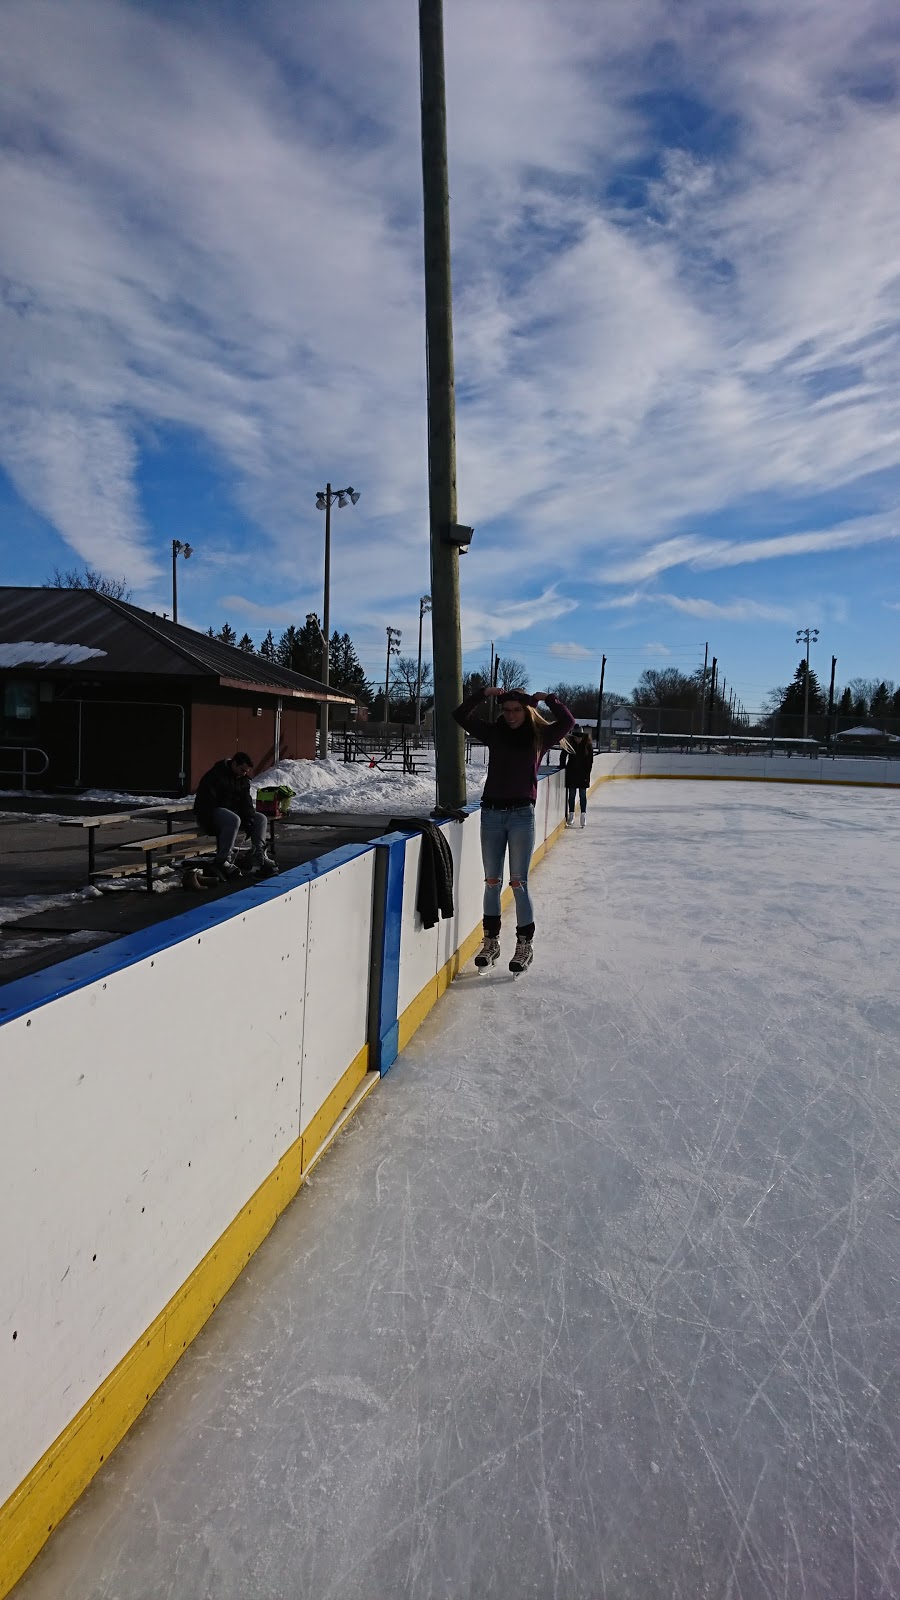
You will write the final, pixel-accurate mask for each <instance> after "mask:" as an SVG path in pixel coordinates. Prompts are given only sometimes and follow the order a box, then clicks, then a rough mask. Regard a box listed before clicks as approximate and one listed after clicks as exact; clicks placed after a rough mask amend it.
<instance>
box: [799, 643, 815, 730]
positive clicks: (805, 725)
mask: <svg viewBox="0 0 900 1600" xmlns="http://www.w3.org/2000/svg"><path fill="white" fill-rule="evenodd" d="M818 637H819V630H818V628H798V629H797V644H802V643H803V642H804V640H805V641H806V682H805V684H804V685H803V737H804V739H805V738H806V737H807V735H808V734H809V641H810V639H811V640H812V642H813V644H815V642H816V640H817V639H818Z"/></svg>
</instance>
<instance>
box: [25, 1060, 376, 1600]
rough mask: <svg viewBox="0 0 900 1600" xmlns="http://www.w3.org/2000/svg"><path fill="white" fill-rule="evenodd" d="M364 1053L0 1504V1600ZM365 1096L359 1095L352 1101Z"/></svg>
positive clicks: (315, 1133) (247, 1240)
mask: <svg viewBox="0 0 900 1600" xmlns="http://www.w3.org/2000/svg"><path fill="white" fill-rule="evenodd" d="M368 1054H369V1052H368V1045H366V1046H364V1048H363V1049H362V1050H361V1051H360V1052H359V1054H358V1055H357V1056H356V1057H355V1058H354V1060H353V1061H352V1062H351V1064H350V1066H349V1067H348V1068H347V1071H346V1072H345V1073H344V1075H343V1077H342V1078H341V1079H340V1082H339V1083H338V1084H337V1086H336V1088H335V1089H333V1090H332V1092H331V1094H330V1095H329V1096H328V1099H327V1100H326V1101H325V1104H324V1105H323V1106H322V1108H321V1110H320V1111H319V1112H317V1113H316V1115H315V1117H313V1119H312V1121H311V1122H310V1123H309V1125H308V1126H307V1128H306V1129H305V1130H304V1133H303V1135H302V1136H301V1138H299V1139H296V1140H295V1141H294V1143H293V1144H292V1145H291V1147H290V1149H289V1150H287V1151H286V1152H285V1154H284V1155H283V1156H282V1158H281V1160H280V1161H279V1163H278V1165H277V1167H276V1168H275V1169H274V1171H273V1172H271V1173H270V1174H269V1176H268V1178H266V1179H265V1181H264V1182H263V1183H261V1184H260V1186H259V1188H258V1189H257V1190H256V1193H255V1194H254V1195H252V1196H251V1198H250V1199H249V1200H248V1201H247V1203H246V1205H245V1206H244V1207H243V1208H242V1209H241V1210H240V1211H239V1212H238V1214H237V1216H236V1217H235V1219H234V1221H233V1222H231V1223H230V1224H229V1226H228V1227H227V1228H226V1229H225V1232H224V1233H223V1234H222V1236H221V1237H220V1238H219V1239H218V1240H217V1241H216V1243H215V1244H214V1245H213V1246H212V1249H211V1250H209V1251H208V1252H207V1254H206V1255H205V1256H204V1257H203V1260H202V1261H200V1262H199V1263H198V1265H197V1266H196V1267H195V1268H194V1270H193V1272H192V1273H191V1275H190V1277H189V1278H188V1279H187V1280H186V1281H185V1283H183V1284H182V1286H181V1288H180V1289H178V1290H177V1291H176V1292H175V1294H174V1295H173V1296H172V1298H171V1300H170V1301H169V1303H168V1305H166V1306H165V1307H164V1308H163V1310H162V1311H161V1312H160V1313H159V1315H158V1316H157V1317H155V1318H154V1320H153V1322H152V1323H151V1324H150V1326H149V1328H148V1329H147V1330H146V1332H145V1333H142V1334H141V1337H140V1338H139V1339H138V1340H137V1341H136V1343H135V1344H133V1345H132V1347H131V1349H130V1350H129V1351H128V1353H127V1354H126V1355H125V1356H123V1357H122V1360H121V1361H120V1362H119V1363H118V1365H117V1366H116V1367H114V1369H113V1371H112V1372H111V1373H110V1374H109V1376H108V1377H107V1378H105V1379H104V1381H103V1383H101V1385H100V1387H99V1389H97V1390H96V1391H95V1393H94V1394H92V1395H91V1397H90V1399H89V1400H88V1401H86V1403H85V1404H84V1405H83V1406H82V1408H81V1410H80V1411H79V1412H78V1414H77V1415H76V1416H74V1417H73V1418H72V1421H71V1422H70V1423H69V1424H68V1426H67V1427H66V1428H64V1429H63V1431H62V1433H61V1434H60V1435H59V1438H58V1439H55V1440H54V1442H53V1444H52V1445H51V1446H50V1448H49V1450H47V1451H45V1453H44V1455H43V1456H42V1457H41V1459H40V1461H38V1462H37V1463H36V1465H35V1466H34V1467H32V1469H31V1471H30V1472H29V1474H28V1476H27V1477H26V1478H25V1479H24V1480H23V1482H22V1483H20V1484H19V1487H18V1488H17V1489H16V1490H14V1492H13V1493H12V1494H11V1495H10V1497H9V1499H8V1500H7V1501H6V1504H5V1505H4V1506H2V1507H0V1600H3V1597H4V1596H6V1595H8V1594H9V1592H10V1590H11V1589H12V1587H13V1585H14V1584H16V1583H17V1582H18V1580H19V1579H20V1578H21V1576H22V1574H23V1573H24V1572H25V1571H27V1569H28V1567H29V1566H30V1565H31V1563H32V1561H33V1560H34V1558H35V1556H36V1555H37V1554H38V1552H39V1550H40V1549H41V1547H42V1546H43V1545H44V1544H45V1543H46V1542H47V1539H48V1538H49V1537H50V1534H51V1533H52V1532H53V1529H54V1528H55V1527H57V1526H58V1524H59V1523H60V1522H61V1521H62V1519H63V1517H64V1516H65V1515H66V1512H67V1511H69V1510H70V1509H71V1507H72V1506H73V1505H74V1504H75V1501H76V1500H77V1499H78V1497H79V1495H80V1494H82V1493H83V1491H84V1490H85V1489H86V1488H87V1486H88V1484H89V1483H90V1481H91V1479H92V1478H93V1477H94V1476H95V1475H96V1473H97V1472H99V1470H100V1468H101V1466H102V1465H103V1463H104V1461H105V1460H106V1459H107V1457H108V1456H110V1455H111V1454H112V1452H113V1450H114V1449H115V1447H116V1445H117V1444H119V1442H120V1441H121V1439H122V1438H123V1437H124V1436H125V1434H126V1433H127V1432H128V1429H129V1428H130V1427H131V1424H132V1423H133V1422H134V1421H135V1420H136V1419H137V1417H138V1416H139V1415H140V1413H141V1412H142V1411H143V1409H144V1406H145V1405H146V1404H147V1402H148V1400H149V1399H150V1398H151V1396H152V1395H153V1394H155V1393H156V1390H157V1389H158V1388H159V1386H160V1384H161V1383H162V1382H163V1380H164V1379H165V1378H166V1377H168V1375H169V1373H170V1372H171V1370H172V1368H173V1367H174V1366H175V1363H176V1362H177V1361H178V1359H179V1357H180V1356H182V1355H183V1354H184V1352H185V1350H186V1349H187V1347H188V1345H189V1344H190V1343H191V1342H192V1340H193V1339H195V1338H196V1337H197V1334H198V1333H199V1332H200V1330H201V1328H202V1327H203V1325H204V1323H206V1322H207V1321H208V1320H209V1318H210V1317H211V1315H212V1313H213V1312H214V1311H215V1309H216V1306H217V1305H218V1304H219V1301H220V1300H221V1299H222V1298H223V1296H224V1295H225V1294H227V1292H228V1290H229V1289H230V1288H231V1285H232V1284H233V1283H234V1282H235V1280H236V1279H237V1278H238V1277H239V1276H240V1273H241V1272H242V1271H243V1269H244V1267H245V1266H246V1265H247V1262H248V1261H249V1260H250V1258H251V1256H252V1255H253V1254H254V1253H255V1252H256V1250H258V1249H259V1246H260V1245H261V1244H262V1242H263V1240H264V1239H265V1237H266V1235H267V1234H268V1233H270V1232H271V1230H272V1228H273V1227H274V1225H275V1223H276V1222H277V1220H278V1218H279V1217H280V1216H281V1213H282V1212H283V1211H284V1210H285V1208H286V1207H287V1206H288V1205H289V1204H290V1202H291V1201H292V1200H293V1199H294V1197H295V1196H296V1194H297V1193H298V1191H299V1189H300V1187H301V1185H302V1183H303V1180H304V1178H305V1176H306V1173H307V1171H308V1170H309V1167H310V1164H311V1163H312V1161H313V1160H314V1159H315V1157H316V1156H317V1154H318V1153H319V1152H320V1151H321V1146H322V1143H323V1141H324V1140H325V1138H326V1137H327V1135H328V1132H329V1130H330V1129H331V1128H332V1127H333V1126H334V1125H335V1124H336V1123H337V1122H338V1121H339V1120H340V1118H341V1116H342V1114H343V1113H344V1112H345V1110H347V1109H348V1102H349V1101H351V1100H352V1099H353V1096H354V1094H355V1093H356V1094H358V1093H359V1087H360V1085H361V1083H362V1082H363V1080H364V1079H365V1077H366V1071H367V1067H368ZM372 1080H373V1081H372V1085H371V1087H373V1088H374V1087H375V1085H376V1083H377V1082H378V1081H379V1080H378V1078H377V1076H376V1075H375V1074H372ZM364 1098H365V1095H359V1099H358V1101H357V1104H359V1103H361V1101H362V1100H363V1099H364ZM353 1110H356V1105H354V1106H353ZM326 1118H327V1120H326Z"/></svg>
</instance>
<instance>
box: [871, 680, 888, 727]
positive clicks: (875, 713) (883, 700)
mask: <svg viewBox="0 0 900 1600" xmlns="http://www.w3.org/2000/svg"><path fill="white" fill-rule="evenodd" d="M891 688H893V685H891ZM890 703H891V690H890V689H889V688H888V686H887V684H886V683H884V682H882V683H880V684H879V685H878V688H877V689H876V690H875V693H874V694H873V696H872V699H871V701H870V704H869V716H870V717H871V718H872V721H873V722H883V721H884V719H885V717H886V716H887V714H888V707H889V705H890Z"/></svg>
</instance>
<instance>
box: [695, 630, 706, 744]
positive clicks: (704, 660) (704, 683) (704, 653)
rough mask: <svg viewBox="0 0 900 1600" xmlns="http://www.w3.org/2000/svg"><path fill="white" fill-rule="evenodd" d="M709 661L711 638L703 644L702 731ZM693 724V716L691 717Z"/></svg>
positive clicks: (701, 683) (701, 727) (701, 685)
mask: <svg viewBox="0 0 900 1600" xmlns="http://www.w3.org/2000/svg"><path fill="white" fill-rule="evenodd" d="M708 661H709V640H708V639H707V641H706V643H705V645H704V646H703V677H702V678H701V679H700V732H701V733H702V732H703V711H704V708H705V706H706V665H707V662H708ZM691 726H693V718H691Z"/></svg>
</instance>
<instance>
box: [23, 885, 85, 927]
mask: <svg viewBox="0 0 900 1600" xmlns="http://www.w3.org/2000/svg"><path fill="white" fill-rule="evenodd" d="M98 893H99V890H97V889H94V888H89V889H75V890H73V891H72V892H71V893H70V894H49V895H48V894H24V895H17V896H16V897H15V898H12V897H9V898H8V899H5V900H0V923H3V924H5V923H7V922H18V920H19V918H20V917H34V916H37V915H38V913H39V912H41V911H56V910H57V909H58V908H59V907H60V906H70V905H73V904H74V903H75V901H76V900H92V899H96V897H97V895H98Z"/></svg>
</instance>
